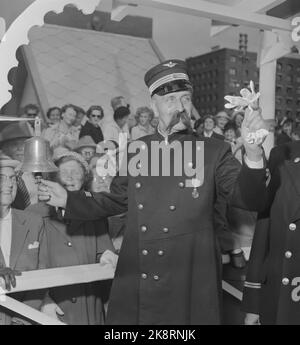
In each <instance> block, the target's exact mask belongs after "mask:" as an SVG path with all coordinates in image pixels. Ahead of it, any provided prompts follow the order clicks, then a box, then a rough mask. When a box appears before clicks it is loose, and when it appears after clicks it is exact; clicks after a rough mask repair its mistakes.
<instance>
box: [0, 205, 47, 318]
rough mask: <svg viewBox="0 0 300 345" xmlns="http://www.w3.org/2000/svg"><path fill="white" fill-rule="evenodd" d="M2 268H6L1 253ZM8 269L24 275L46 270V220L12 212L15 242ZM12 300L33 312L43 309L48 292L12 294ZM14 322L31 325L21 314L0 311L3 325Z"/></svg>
mask: <svg viewBox="0 0 300 345" xmlns="http://www.w3.org/2000/svg"><path fill="white" fill-rule="evenodd" d="M2 231H5V229H2ZM0 265H1V266H5V262H4V258H3V254H2V252H1V249H0ZM9 267H10V268H12V269H15V270H18V271H21V272H24V271H32V270H37V269H44V268H46V267H47V254H46V242H45V232H44V225H43V220H42V218H41V217H40V216H38V215H35V214H32V213H30V212H28V211H21V210H16V209H12V240H11V252H10V263H9ZM9 296H11V297H12V298H15V299H17V300H18V301H20V302H23V303H25V304H27V305H29V306H30V307H32V308H35V309H40V307H41V305H42V301H43V299H44V296H45V291H44V290H32V291H28V292H16V293H12V294H9ZM12 318H13V321H12ZM12 322H13V323H21V324H28V323H31V322H30V321H29V320H25V318H22V317H21V316H19V314H16V313H13V312H11V311H9V310H7V309H5V310H4V308H2V307H0V325H9V324H11V323H12Z"/></svg>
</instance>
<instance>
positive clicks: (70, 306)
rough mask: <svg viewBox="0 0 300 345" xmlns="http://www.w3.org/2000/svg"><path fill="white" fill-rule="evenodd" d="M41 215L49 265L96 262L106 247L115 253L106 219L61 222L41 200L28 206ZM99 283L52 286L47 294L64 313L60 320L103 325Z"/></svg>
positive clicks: (101, 292)
mask: <svg viewBox="0 0 300 345" xmlns="http://www.w3.org/2000/svg"><path fill="white" fill-rule="evenodd" d="M30 209H31V211H32V212H36V213H39V214H40V215H42V216H43V219H44V222H45V229H46V238H47V249H48V251H47V254H48V266H49V267H50V268H51V267H67V266H75V265H87V264H94V263H97V262H99V260H100V257H101V255H102V254H103V253H104V252H105V251H106V250H107V249H108V250H111V251H112V252H114V251H115V250H114V247H113V244H112V241H111V239H110V237H109V235H108V221H107V219H100V220H96V221H70V222H64V221H63V218H62V217H61V215H60V214H59V213H58V212H57V211H56V210H55V209H54V208H50V207H49V206H47V205H46V204H44V203H39V204H36V205H32V206H30ZM105 288H106V285H105V284H103V283H102V282H93V283H89V284H75V285H70V286H62V287H55V288H51V289H50V290H49V295H50V297H51V298H52V299H53V300H54V302H55V303H56V304H58V305H59V307H60V308H61V309H62V311H63V312H64V316H59V319H60V320H61V321H62V322H64V323H66V324H70V325H88V324H89V325H99V324H103V323H104V320H103V303H102V295H103V293H105V291H103V290H104V289H105Z"/></svg>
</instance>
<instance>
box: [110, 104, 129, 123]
mask: <svg viewBox="0 0 300 345" xmlns="http://www.w3.org/2000/svg"><path fill="white" fill-rule="evenodd" d="M129 114H130V111H129V109H128V108H127V107H119V108H117V109H116V110H115V112H114V120H115V121H117V120H122V119H124V117H126V116H128V115H129Z"/></svg>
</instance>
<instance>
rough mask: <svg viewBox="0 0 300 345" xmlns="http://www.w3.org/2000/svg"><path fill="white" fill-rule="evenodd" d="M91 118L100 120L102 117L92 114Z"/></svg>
mask: <svg viewBox="0 0 300 345" xmlns="http://www.w3.org/2000/svg"><path fill="white" fill-rule="evenodd" d="M91 117H93V118H97V119H101V118H102V116H101V115H94V114H92V115H91Z"/></svg>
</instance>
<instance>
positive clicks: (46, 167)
mask: <svg viewBox="0 0 300 345" xmlns="http://www.w3.org/2000/svg"><path fill="white" fill-rule="evenodd" d="M20 170H21V171H23V172H32V173H46V172H54V171H57V170H58V169H57V167H56V165H55V164H54V163H53V161H52V158H51V152H50V145H49V142H48V141H47V140H45V139H43V138H41V137H32V138H30V139H27V140H26V141H25V147H24V158H23V162H22V165H21V167H20Z"/></svg>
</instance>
